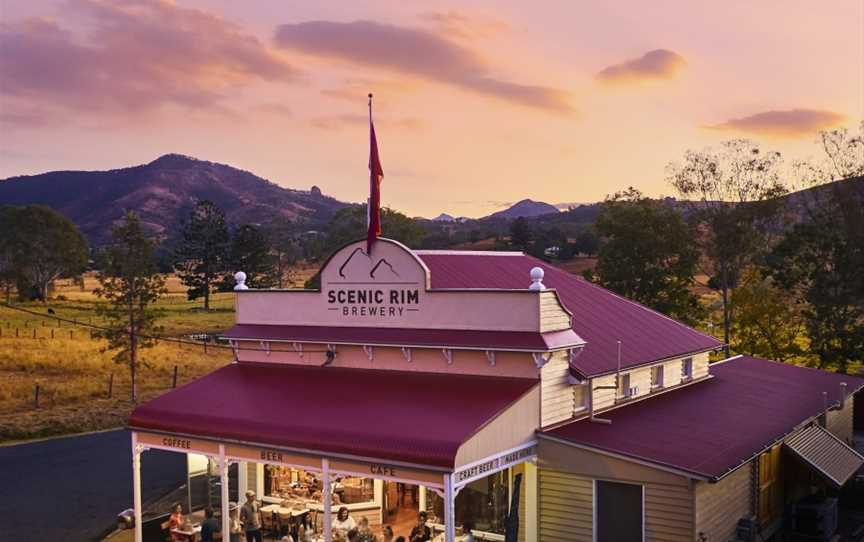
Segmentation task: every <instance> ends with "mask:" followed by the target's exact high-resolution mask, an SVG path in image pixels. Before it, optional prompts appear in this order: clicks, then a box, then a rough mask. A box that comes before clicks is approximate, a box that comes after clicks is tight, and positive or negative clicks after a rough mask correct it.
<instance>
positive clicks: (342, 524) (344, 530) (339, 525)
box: [332, 506, 357, 538]
mask: <svg viewBox="0 0 864 542" xmlns="http://www.w3.org/2000/svg"><path fill="white" fill-rule="evenodd" d="M356 527H357V523H356V522H355V521H354V518H352V517H351V516H350V515H349V514H348V509H347V508H345V507H344V506H342V507H340V508H339V512H338V513H337V514H336V519H334V520H333V524H332V529H333V536H334V537H335V536H337V533H338V535H339V537H340V538H345V537H347V536H348V531H350V530H351V529H355V528H356Z"/></svg>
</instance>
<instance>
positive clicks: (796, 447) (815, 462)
mask: <svg viewBox="0 0 864 542" xmlns="http://www.w3.org/2000/svg"><path fill="white" fill-rule="evenodd" d="M783 444H785V445H786V447H787V448H788V449H789V450H791V451H792V452H793V453H794V454H795V455H797V456H798V457H800V458H801V459H802V460H804V461H805V462H807V463H809V464H810V465H811V466H812V467H813V468H814V469H816V470H817V471H818V472H819V473H820V474H822V475H823V476H824V477H826V478H828V479H829V480H831V481H832V482H833V483H834V484H835V485H837V486H838V487H839V486H842V485H843V484H845V483H846V482H847V481H848V480H849V478H851V477H852V475H854V474H855V473H856V472H857V471H858V469H860V468H861V466H862V465H864V457H862V456H861V455H860V454H859V453H858V452H856V451H855V450H853V449H852V448H850V447H849V446H847V445H846V443H844V442H843V441H842V440H840V439H838V438H837V437H835V436H834V435H832V434H831V433H829V432H828V431H826V430H825V429H823V428H822V427H820V426H818V425H815V424H814V425H810V426H808V427H805V428H804V429H802V430H801V431H798V432H797V433H795V434H794V435H792V436H791V437H789V438H788V439H786V441H785V442H784V443H783Z"/></svg>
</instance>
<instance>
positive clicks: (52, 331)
mask: <svg viewBox="0 0 864 542" xmlns="http://www.w3.org/2000/svg"><path fill="white" fill-rule="evenodd" d="M33 331H36V330H35V329H34V330H33ZM51 338H52V339H53V338H54V328H51Z"/></svg>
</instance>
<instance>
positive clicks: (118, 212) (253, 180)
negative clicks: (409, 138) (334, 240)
mask: <svg viewBox="0 0 864 542" xmlns="http://www.w3.org/2000/svg"><path fill="white" fill-rule="evenodd" d="M205 199H206V200H210V201H212V202H213V203H215V204H216V205H218V206H219V207H220V208H221V209H222V210H223V211H224V212H225V218H226V221H227V222H228V224H229V225H235V226H236V225H239V224H262V223H267V222H269V221H271V220H273V219H274V218H276V217H277V216H284V217H286V218H288V219H291V220H292V221H298V222H301V223H302V224H304V227H306V228H307V229H310V230H313V229H320V228H321V227H323V226H324V225H325V224H326V223H327V222H328V221H329V220H330V219H331V218H332V217H333V215H334V213H335V212H336V211H337V210H339V209H340V208H342V207H346V206H347V205H349V204H348V203H344V202H341V201H338V200H336V199H334V198H332V197H329V196H326V195H324V194H323V193H322V192H321V190H320V189H318V188H317V187H315V186H313V187H311V189H310V190H293V189H288V188H283V187H281V186H279V185H277V184H275V183H272V182H270V181H268V180H266V179H262V178H261V177H258V176H256V175H254V174H252V173H250V172H248V171H243V170H241V169H237V168H234V167H231V166H228V165H225V164H218V163H215V162H207V161H204V160H198V159H195V158H192V157H189V156H183V155H179V154H166V155H164V156H161V157H159V158H157V159H156V160H154V161H152V162H150V163H149V164H143V165H140V166H133V167H128V168H122V169H113V170H110V171H52V172H49V173H43V174H40V175H27V176H18V177H10V178H8V179H4V180H2V181H0V204H6V205H30V204H41V205H47V206H48V207H51V208H53V209H55V210H56V211H58V212H60V213H62V214H63V215H65V216H66V217H68V218H69V219H70V220H72V221H73V222H74V223H75V224H76V225H77V226H78V227H79V228H80V229H81V231H82V233H84V235H86V236H87V238H88V239H89V240H90V242H91V243H92V244H93V245H96V246H98V245H101V244H104V243H105V242H107V241H108V239H109V238H110V235H111V225H112V224H114V223H115V222H116V221H118V220H120V219H121V218H122V217H123V216H124V214H125V213H126V212H127V211H135V212H136V213H137V214H138V216H139V217H140V218H141V222H142V224H144V225H145V227H147V228H148V229H149V230H150V231H151V232H153V233H154V234H157V235H162V236H167V234H168V233H169V232H172V231H176V229H177V228H178V227H179V225H180V223H181V221H182V220H183V219H184V218H185V217H186V216H188V215H189V212H190V211H191V209H192V208H193V206H194V205H195V203H196V202H197V201H200V200H205Z"/></svg>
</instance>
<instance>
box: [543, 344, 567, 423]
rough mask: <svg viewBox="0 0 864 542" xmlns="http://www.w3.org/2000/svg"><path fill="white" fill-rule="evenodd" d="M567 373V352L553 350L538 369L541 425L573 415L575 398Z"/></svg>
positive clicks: (560, 420) (556, 421) (563, 419)
mask: <svg viewBox="0 0 864 542" xmlns="http://www.w3.org/2000/svg"><path fill="white" fill-rule="evenodd" d="M569 375H570V363H569V356H568V354H567V352H555V353H554V354H552V358H551V359H550V360H549V361H548V362H546V365H544V366H543V368H542V369H541V370H540V388H541V397H540V400H541V403H540V420H541V422H540V425H541V426H543V427H547V426H549V425H552V424H553V423H558V422H562V421H565V420H569V419H570V418H572V417H573V410H574V400H575V398H574V391H573V385H572V384H570V381H569Z"/></svg>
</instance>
